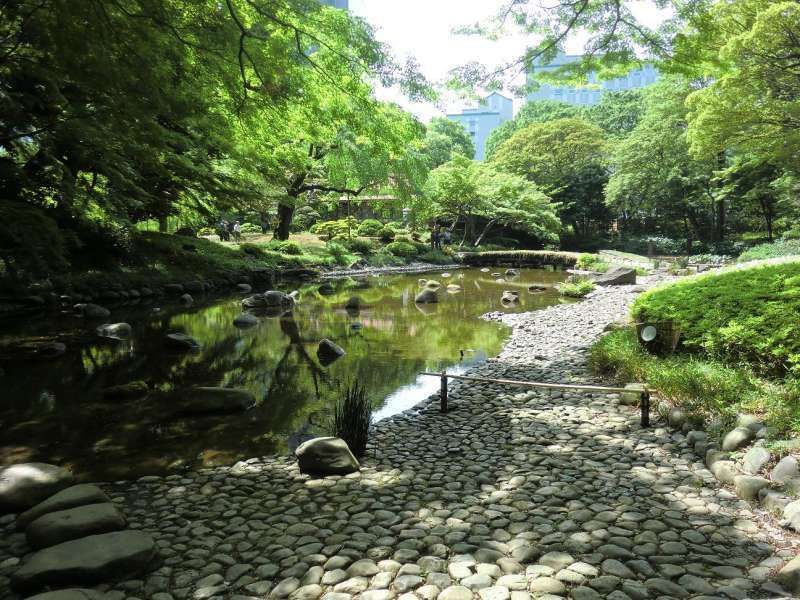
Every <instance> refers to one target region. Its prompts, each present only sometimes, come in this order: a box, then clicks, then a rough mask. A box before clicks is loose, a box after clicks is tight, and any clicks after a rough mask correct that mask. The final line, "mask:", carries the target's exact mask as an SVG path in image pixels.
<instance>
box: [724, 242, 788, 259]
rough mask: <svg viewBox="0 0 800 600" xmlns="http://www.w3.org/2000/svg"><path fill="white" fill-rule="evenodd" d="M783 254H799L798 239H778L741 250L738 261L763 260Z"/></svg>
mask: <svg viewBox="0 0 800 600" xmlns="http://www.w3.org/2000/svg"><path fill="white" fill-rule="evenodd" d="M783 256H800V240H795V239H788V240H778V241H776V242H773V243H771V244H759V245H758V246H753V247H752V248H750V249H749V250H747V251H745V252H743V253H742V254H741V255H740V256H739V259H738V260H739V262H750V261H752V260H763V259H767V258H780V257H783Z"/></svg>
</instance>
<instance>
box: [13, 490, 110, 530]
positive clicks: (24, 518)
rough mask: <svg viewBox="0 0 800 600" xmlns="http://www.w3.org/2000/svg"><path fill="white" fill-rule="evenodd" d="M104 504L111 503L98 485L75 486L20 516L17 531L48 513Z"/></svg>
mask: <svg viewBox="0 0 800 600" xmlns="http://www.w3.org/2000/svg"><path fill="white" fill-rule="evenodd" d="M103 502H109V499H108V496H106V493H105V492H104V491H103V490H101V489H100V488H99V487H97V486H96V485H92V484H90V483H81V484H79V485H73V486H72V487H68V488H67V489H65V490H61V491H60V492H58V493H57V494H55V495H53V496H50V497H49V498H48V499H47V500H45V501H44V502H40V503H39V504H37V505H36V506H34V507H33V508H31V509H29V510H26V511H25V512H24V513H22V514H21V515H19V516H18V517H17V529H25V528H26V527H27V526H28V524H30V523H32V522H33V521H35V520H36V519H38V518H39V517H41V516H42V515H46V514H47V513H52V512H56V511H58V510H66V509H68V508H75V507H76V506H86V505H87V504H100V503H103Z"/></svg>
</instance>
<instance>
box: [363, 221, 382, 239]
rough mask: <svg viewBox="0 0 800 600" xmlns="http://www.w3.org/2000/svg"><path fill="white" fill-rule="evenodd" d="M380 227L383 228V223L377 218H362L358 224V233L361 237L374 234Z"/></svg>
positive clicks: (376, 233)
mask: <svg viewBox="0 0 800 600" xmlns="http://www.w3.org/2000/svg"><path fill="white" fill-rule="evenodd" d="M381 229H383V223H381V222H380V221H378V220H377V219H364V220H363V221H361V224H360V225H359V226H358V235H360V236H362V237H372V236H376V235H378V232H379V231H380V230H381Z"/></svg>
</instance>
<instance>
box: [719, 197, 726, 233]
mask: <svg viewBox="0 0 800 600" xmlns="http://www.w3.org/2000/svg"><path fill="white" fill-rule="evenodd" d="M724 239H725V200H717V241H718V242H721V241H723V240H724Z"/></svg>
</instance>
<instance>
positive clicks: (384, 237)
mask: <svg viewBox="0 0 800 600" xmlns="http://www.w3.org/2000/svg"><path fill="white" fill-rule="evenodd" d="M395 235H397V234H396V233H395V231H394V229H392V228H391V227H389V226H388V225H387V226H385V227H383V228H382V229H381V230H380V231H379V232H378V237H379V238H380V240H381V241H382V242H384V243H388V242H391V241H392V240H393V239H394V237H395Z"/></svg>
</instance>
